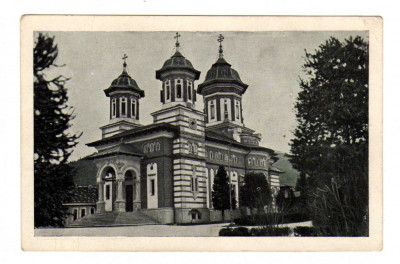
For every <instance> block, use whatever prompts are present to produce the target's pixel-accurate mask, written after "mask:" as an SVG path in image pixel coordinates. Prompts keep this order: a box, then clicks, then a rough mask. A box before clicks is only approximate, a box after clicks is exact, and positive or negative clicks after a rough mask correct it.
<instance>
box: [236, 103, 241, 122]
mask: <svg viewBox="0 0 400 264" xmlns="http://www.w3.org/2000/svg"><path fill="white" fill-rule="evenodd" d="M235 113H236V119H239V118H240V106H239V100H236V108H235Z"/></svg>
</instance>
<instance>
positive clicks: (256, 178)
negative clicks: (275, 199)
mask: <svg viewBox="0 0 400 264" xmlns="http://www.w3.org/2000/svg"><path fill="white" fill-rule="evenodd" d="M240 201H241V203H242V205H244V206H247V207H249V208H250V209H257V210H258V211H259V212H261V210H263V209H264V206H266V205H269V204H270V202H271V191H270V188H269V186H268V182H267V179H266V178H265V175H264V174H262V173H248V174H246V175H245V176H244V184H243V186H242V188H241V192H240ZM251 211H252V210H251Z"/></svg>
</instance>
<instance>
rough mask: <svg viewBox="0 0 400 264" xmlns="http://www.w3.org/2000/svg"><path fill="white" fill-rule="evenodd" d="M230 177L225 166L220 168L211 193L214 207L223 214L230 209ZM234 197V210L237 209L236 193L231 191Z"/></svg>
mask: <svg viewBox="0 0 400 264" xmlns="http://www.w3.org/2000/svg"><path fill="white" fill-rule="evenodd" d="M229 189H230V186H229V177H228V173H227V172H226V170H225V168H224V167H223V166H220V167H219V169H218V171H217V174H216V175H215V177H214V185H213V191H212V193H211V196H212V203H213V207H214V208H215V209H217V210H221V211H222V214H223V212H224V210H227V209H230V201H229ZM231 197H232V209H235V208H236V199H235V192H234V190H233V188H232V189H231Z"/></svg>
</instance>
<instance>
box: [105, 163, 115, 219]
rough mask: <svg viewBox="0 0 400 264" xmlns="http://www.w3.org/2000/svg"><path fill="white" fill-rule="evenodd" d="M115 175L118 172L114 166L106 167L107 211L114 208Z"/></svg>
mask: <svg viewBox="0 0 400 264" xmlns="http://www.w3.org/2000/svg"><path fill="white" fill-rule="evenodd" d="M115 177H116V173H115V170H114V169H113V168H112V167H107V168H105V169H104V176H103V177H102V180H103V181H104V206H105V208H104V209H105V211H107V212H110V211H112V210H113V203H114V201H115V187H116V186H115Z"/></svg>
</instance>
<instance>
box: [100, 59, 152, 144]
mask: <svg viewBox="0 0 400 264" xmlns="http://www.w3.org/2000/svg"><path fill="white" fill-rule="evenodd" d="M127 58H128V56H126V54H124V57H123V58H122V59H123V60H124V63H123V70H122V73H121V74H120V75H119V76H118V77H117V78H116V79H115V80H113V81H112V83H111V85H110V87H108V88H107V89H105V90H104V93H105V94H106V96H107V97H109V98H110V123H109V124H108V125H105V126H103V127H101V128H100V129H101V130H102V136H103V138H106V137H109V136H112V135H115V134H118V133H120V132H122V131H125V130H129V129H132V128H135V127H138V126H140V124H139V99H140V98H143V97H144V91H143V90H141V89H140V88H139V86H138V85H137V83H136V81H135V80H134V79H132V77H131V76H129V74H128V72H127V70H126V67H127V64H126V59H127Z"/></svg>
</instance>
